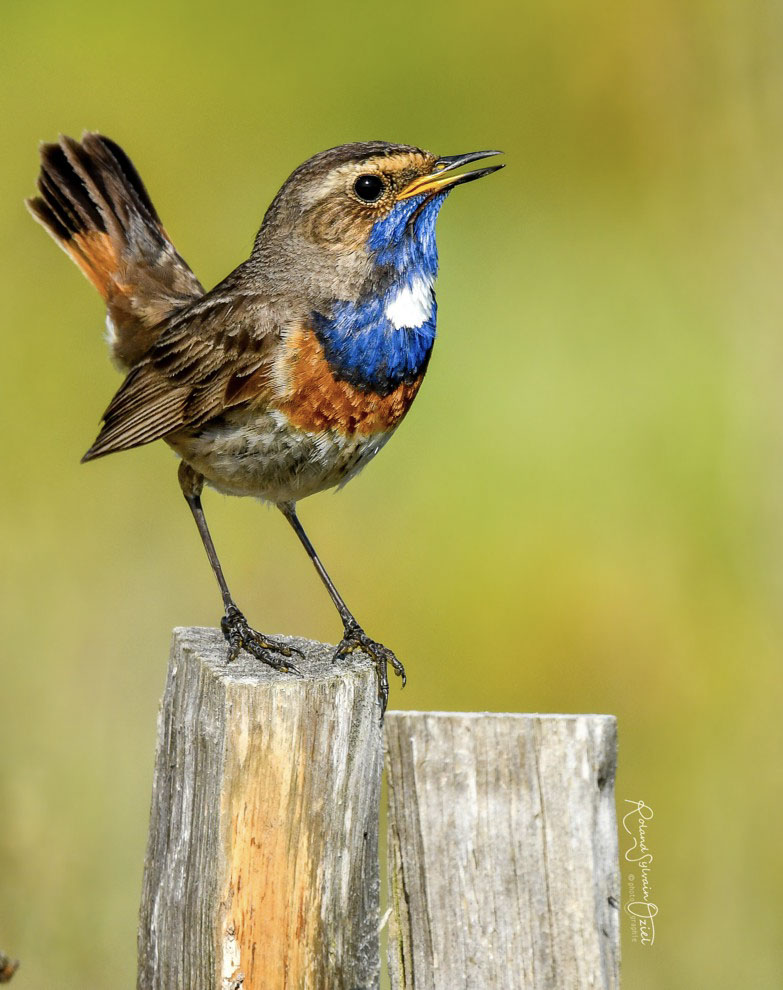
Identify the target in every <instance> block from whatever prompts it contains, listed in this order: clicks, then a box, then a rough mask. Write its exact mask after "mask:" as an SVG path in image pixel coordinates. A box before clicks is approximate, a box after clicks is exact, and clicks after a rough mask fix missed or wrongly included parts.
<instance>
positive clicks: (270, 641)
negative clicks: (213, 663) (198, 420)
mask: <svg viewBox="0 0 783 990" xmlns="http://www.w3.org/2000/svg"><path fill="white" fill-rule="evenodd" d="M220 628H221V629H222V631H223V635H224V636H225V638H226V642H227V643H228V662H229V663H232V662H233V661H234V660H236V658H237V657H238V656H239V651H240V650H244V651H245V652H246V653H249V654H250V655H251V656H253V657H255V658H256V659H257V660H260V661H261V662H262V663H265V664H266V665H267V666H269V667H272V668H274V669H275V670H280V671H283V672H285V673H291V674H299V675H300V676H301V671H300V670H299V668H298V667H297V666H296V664H293V663H291V662H289V661H287V660H285V659H281V658H283V657H292V656H294V655H296V656H299V657H302V659H304V653H302V651H301V650H299V649H297V648H296V647H295V646H290V645H289V644H288V643H284V642H283V641H282V640H279V639H275V638H274V637H273V636H265V635H264V634H263V633H260V632H257V631H256V630H255V629H253V627H252V626H251V625H250V624H249V623H248V621H247V619H246V618H245V617H244V615H242V613H241V612H240V611H239V609H238V608H237V607H236V605H229V606H228V608H227V609H226V614H225V615H224V616H223V618H222V619H221V620H220Z"/></svg>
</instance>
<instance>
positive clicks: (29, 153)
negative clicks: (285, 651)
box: [0, 0, 783, 990]
mask: <svg viewBox="0 0 783 990" xmlns="http://www.w3.org/2000/svg"><path fill="white" fill-rule="evenodd" d="M1 17H2V30H1V31H0V66H2V68H0V78H1V79H2V87H1V91H0V110H1V111H2V121H3V151H2V156H0V170H2V171H1V172H0V175H1V180H0V189H1V190H2V195H1V196H0V254H1V255H2V256H1V257H0V280H2V315H1V316H0V319H1V320H2V353H1V355H0V376H1V383H0V403H2V424H3V436H2V453H3V462H2V463H3V481H4V483H3V485H2V489H0V500H1V502H2V504H1V506H0V540H1V541H2V552H3V567H2V595H0V601H1V604H0V608H2V630H3V648H2V652H3V659H2V667H1V668H0V808H2V819H1V821H0V947H2V948H4V949H6V951H9V952H12V953H13V954H15V955H18V956H19V957H21V958H22V960H23V969H22V970H20V973H19V975H18V977H17V981H18V984H19V987H20V990H21V988H23V987H31V988H38V987H57V988H60V990H71V988H74V990H75V988H77V987H78V988H83V987H91V988H98V990H101V988H108V987H114V986H131V985H133V983H134V978H135V977H134V973H135V955H134V954H135V930H136V912H137V904H138V897H139V888H140V870H141V864H142V858H143V852H144V844H145V835H146V828H147V815H148V807H149V792H150V783H151V771H152V756H153V746H154V734H155V717H156V710H157V704H158V698H159V696H160V694H161V690H162V686H163V679H164V672H165V664H166V656H167V652H168V641H169V633H170V629H171V627H172V626H174V625H189V624H204V625H206V624H214V623H215V622H216V621H217V619H218V618H219V615H220V608H219V597H218V594H217V591H216V588H215V586H214V583H213V578H212V575H211V574H210V572H209V568H208V566H207V563H206V560H205V559H204V556H203V551H202V549H201V546H200V544H199V541H198V538H197V535H196V532H195V528H194V526H193V523H192V520H191V518H190V515H189V513H188V511H187V509H186V506H185V504H184V502H183V500H182V497H181V495H180V493H179V489H178V486H177V483H176V478H175V460H174V457H173V455H172V454H171V452H170V451H169V450H168V449H167V448H166V446H165V445H164V444H156V445H154V446H152V447H148V448H143V449H141V450H136V451H133V452H131V453H129V454H125V455H123V456H119V457H111V458H108V459H106V460H104V461H100V462H98V463H95V464H90V465H88V466H86V467H81V466H80V465H79V463H78V461H79V457H80V456H81V454H82V453H83V451H84V450H85V449H86V448H87V446H88V445H89V444H90V442H91V441H92V440H93V438H94V436H95V434H96V431H97V427H98V420H99V416H100V413H101V412H102V411H103V409H104V407H105V405H106V404H107V402H108V400H109V398H110V397H111V395H112V393H113V391H114V389H115V388H116V387H117V385H118V384H119V378H118V376H117V374H116V373H115V372H114V371H113V369H112V368H111V366H110V364H109V362H108V360H107V357H106V353H105V347H104V345H103V343H102V340H101V332H102V323H103V311H102V306H101V303H100V300H99V298H98V296H97V294H96V293H95V292H94V290H93V289H92V287H91V286H90V285H89V284H88V283H87V282H86V281H85V280H84V279H82V278H81V276H80V275H79V274H78V272H77V270H76V269H75V267H74V266H72V265H71V264H70V263H69V262H68V260H67V259H66V258H65V256H64V255H61V254H59V253H58V252H57V251H56V250H55V246H54V244H53V243H52V242H50V241H49V240H48V238H47V237H46V236H45V235H44V233H43V231H42V230H41V229H40V228H38V227H37V226H36V225H35V224H34V223H33V222H32V220H31V219H30V217H29V216H28V215H27V214H26V212H25V210H24V208H23V206H22V198H23V197H24V196H25V195H29V194H31V193H32V191H33V188H34V180H35V175H36V170H37V144H38V142H39V140H41V139H48V140H51V139H52V138H54V137H55V136H56V135H57V133H58V132H59V131H64V132H66V133H71V134H75V135H78V134H80V132H81V130H82V129H83V128H94V129H101V130H103V131H104V132H106V133H107V134H109V135H111V136H112V137H113V138H115V140H117V141H119V142H120V143H122V144H123V145H124V146H125V147H126V149H127V150H128V152H129V153H130V155H131V156H132V157H133V159H134V160H135V162H136V164H137V166H138V168H139V170H140V172H141V173H142V176H143V177H144V179H145V181H146V183H147V185H148V187H149V189H150V191H151V194H152V197H153V199H154V201H155V203H156V205H157V207H158V209H159V211H160V213H161V215H162V216H163V218H164V222H165V223H166V226H167V227H168V229H169V231H170V232H171V234H172V236H173V238H174V240H175V242H176V244H177V246H178V248H179V249H180V251H181V252H182V253H183V255H184V256H185V257H186V259H187V260H188V261H189V263H190V264H191V265H192V267H193V268H194V270H195V271H196V272H197V273H198V275H199V276H200V278H201V279H202V280H203V281H204V283H205V284H207V285H211V284H213V283H214V282H215V281H217V280H218V279H219V278H221V277H222V276H223V275H224V274H225V273H226V272H227V271H228V270H229V269H231V268H232V267H233V266H234V265H236V264H237V263H238V262H239V261H241V260H242V259H243V258H245V257H246V256H247V254H248V253H249V250H250V247H251V244H252V240H253V236H254V234H255V231H256V229H257V226H258V224H259V221H260V219H261V216H262V214H263V211H264V209H265V207H266V205H267V204H268V203H269V201H270V199H271V198H272V196H273V194H274V193H275V191H276V190H277V188H278V187H279V185H280V184H281V183H282V181H283V180H284V179H285V178H286V176H287V175H288V174H289V172H290V171H291V170H292V169H293V168H294V167H295V166H296V165H297V164H298V163H299V162H300V161H302V160H303V159H305V158H306V157H308V156H309V155H310V154H312V153H314V152H315V151H318V150H320V149H322V148H325V147H329V146H332V145H335V144H339V143H341V142H343V141H348V140H363V139H371V138H383V139H386V140H391V141H403V142H411V143H414V144H419V145H421V146H423V147H427V148H430V149H432V150H435V151H437V152H440V153H441V154H455V153H458V152H463V151H470V150H474V149H476V148H484V147H498V148H503V149H504V150H505V152H506V153H507V159H506V160H507V162H508V168H507V169H506V170H505V171H504V172H502V173H500V174H499V175H497V176H493V177H492V178H491V179H489V180H487V181H486V182H482V183H480V184H477V185H472V186H469V187H466V188H465V189H460V190H458V191H457V192H456V193H455V195H454V196H452V197H451V199H450V200H449V202H448V204H447V206H446V208H445V209H444V212H443V214H442V217H441V220H440V225H439V226H440V234H439V241H440V247H441V275H440V279H439V297H438V298H439V304H440V312H439V327H440V336H439V340H438V344H437V346H436V349H435V353H434V357H433V361H432V363H431V366H430V373H429V376H428V379H427V382H426V384H425V387H424V388H423V390H422V393H421V395H420V397H419V399H418V401H417V402H416V404H415V406H414V408H413V410H412V412H411V414H410V416H409V417H408V419H407V420H406V422H405V423H404V425H403V426H402V428H401V429H400V431H399V433H398V435H397V436H396V437H395V439H394V440H393V441H392V443H391V444H390V445H389V446H388V447H387V449H386V450H385V451H384V453H383V455H382V456H381V457H379V458H378V460H377V461H376V462H374V463H373V464H372V465H371V467H370V468H369V469H368V470H367V471H366V472H365V473H364V474H362V475H361V477H360V478H359V479H358V480H357V481H355V482H354V483H352V484H351V485H350V486H349V487H348V488H347V489H346V490H345V491H343V492H342V493H340V495H339V496H337V497H332V496H331V495H328V494H327V495H321V496H319V497H316V498H314V499H312V500H310V501H309V502H306V503H304V504H303V505H302V508H301V516H302V519H303V522H304V524H305V525H306V526H307V528H308V530H309V531H310V534H311V536H312V538H313V540H314V542H315V544H316V546H317V547H318V548H319V549H320V551H321V553H322V556H323V558H324V560H325V562H326V563H327V566H328V567H329V568H330V570H331V571H332V573H333V575H334V577H335V580H336V582H337V584H338V586H339V587H340V588H341V589H342V590H343V593H344V595H345V596H346V598H347V599H348V601H349V603H350V604H351V606H352V607H353V609H354V610H355V612H356V614H357V615H358V616H359V618H360V619H361V620H362V621H363V622H364V624H365V625H366V627H367V629H368V630H369V632H370V633H371V634H372V635H375V636H376V637H378V638H380V639H383V640H385V641H386V642H388V643H389V644H390V645H392V646H393V647H394V648H395V650H396V651H397V652H398V653H399V655H400V656H401V657H402V658H404V660H405V663H406V666H407V668H408V672H409V675H410V683H409V687H408V688H407V689H406V691H405V692H404V693H400V691H399V690H395V691H394V694H393V698H392V705H393V706H397V707H411V708H424V709H430V708H435V709H466V710H479V709H492V710H501V711H502V710H518V711H565V712H592V711H598V712H612V713H615V714H616V715H617V716H618V718H619V726H620V742H621V757H620V769H619V777H618V787H617V794H618V799H619V800H620V801H622V800H623V799H624V798H631V799H635V800H638V799H644V800H645V801H646V802H647V803H648V804H649V805H650V806H651V807H652V808H653V809H654V812H655V818H654V820H653V821H652V822H651V823H650V829H649V832H648V840H649V843H650V846H651V849H652V850H653V852H654V855H655V860H654V864H653V869H652V874H651V884H652V890H653V895H654V899H655V901H656V902H657V903H658V905H659V909H660V913H659V915H658V918H657V919H656V922H657V939H656V944H655V945H654V946H652V947H650V948H642V947H640V946H639V945H634V944H631V942H630V938H629V931H630V928H629V925H628V923H627V921H628V919H627V918H625V917H624V918H623V921H622V927H623V936H624V945H623V950H624V956H623V969H624V986H626V987H628V988H643V990H644V988H652V987H667V988H668V987H694V986H703V987H711V988H713V990H717V988H723V987H725V988H729V987H731V988H733V987H736V986H738V985H740V984H741V985H745V986H752V987H754V988H761V987H777V986H779V985H780V984H779V980H780V970H781V965H782V964H783V959H782V958H781V945H780V939H779V925H780V898H779V890H778V886H779V878H780V868H781V855H780V841H781V840H780V837H779V831H780V829H779V821H780V817H781V812H783V787H782V786H781V784H782V781H781V776H782V775H781V744H782V743H783V738H782V735H783V733H782V732H781V718H780V694H781V687H782V685H781V677H780V654H781V642H782V641H783V638H782V636H783V629H782V628H781V625H782V623H781V614H782V611H781V592H782V591H783V571H781V566H780V562H781V559H782V556H783V545H782V542H783V541H782V537H783V511H782V507H783V499H782V498H781V496H782V495H783V472H782V469H781V464H782V462H783V458H782V456H781V455H782V454H783V429H782V426H783V416H782V415H781V413H782V412H783V410H782V409H781V407H782V406H783V402H781V389H780V380H781V371H782V370H783V332H781V314H782V313H783V291H782V290H781V285H782V283H781V278H780V269H781V263H782V262H783V209H782V208H781V204H782V203H783V189H782V188H781V182H782V181H783V179H782V178H781V176H782V175H783V168H782V166H783V139H782V138H781V119H783V63H781V60H780V55H779V53H780V47H781V43H782V42H783V12H782V9H781V7H780V5H773V4H765V3H761V2H746V3H742V2H734V3H727V2H723V0H640V2H637V3H633V4H629V3H627V0H609V2H605V3H600V4H596V3H594V2H592V0H591V2H587V0H556V2H551V3H548V4H542V3H540V2H538V0H521V2H520V0H518V2H516V3H511V2H500V3H498V2H492V0H488V2H485V3H481V4H475V3H467V2H465V3H453V2H452V3H446V2H445V0H432V2H431V3H429V4H427V5H421V4H413V3H410V2H408V0H403V2H401V3H397V4H395V5H392V6H391V7H389V6H386V7H382V6H378V5H371V4H367V3H362V4H350V3H341V4H333V5H328V4H324V5H312V6H308V5H304V4H301V3H289V4H285V5H284V4H275V5H268V4H257V3H249V2H244V3H238V2H233V0H226V2H224V3H221V4H219V5H215V4H203V3H192V2H191V3H188V4H184V3H182V4H159V3H152V2H149V3H133V4H122V5H106V4H98V3H92V2H90V3H75V4H71V5H67V4H62V3H54V2H31V3H29V4H21V3H11V2H6V3H5V4H4V5H3V8H2V15H1ZM205 502H206V507H207V514H208V516H209V518H210V520H211V525H212V527H213V532H214V534H215V537H216V540H217V544H218V547H219V549H220V552H221V555H222V557H223V562H224V566H225V567H226V569H227V572H228V575H229V580H230V582H231V584H232V588H233V589H234V591H235V594H236V596H237V598H238V601H239V602H240V604H241V605H242V606H243V607H244V608H245V609H246V611H247V613H248V615H249V617H250V618H251V620H253V621H255V622H256V623H257V624H258V625H259V626H261V627H262V628H265V629H267V630H269V631H276V630H277V631H282V632H289V633H294V632H295V633H301V634H305V635H308V636H312V637H315V638H321V639H326V640H334V638H335V637H336V636H337V635H338V632H339V623H338V620H337V617H336V615H335V614H334V612H333V610H332V606H331V604H330V602H329V600H328V598H327V596H326V594H325V593H324V591H323V589H322V588H321V586H320V585H319V583H318V579H317V577H316V575H315V573H314V571H313V569H312V567H311V565H310V564H309V562H308V561H307V559H306V557H305V555H304V553H303V552H302V550H301V548H300V547H299V546H298V545H297V544H296V542H295V540H294V538H293V536H292V534H291V533H290V532H289V531H288V527H287V525H286V523H285V521H284V520H283V518H282V517H281V516H279V515H278V514H277V513H275V512H271V511H268V510H264V509H263V508H261V507H260V506H259V505H258V504H256V503H254V502H251V501H249V500H245V501H242V500H238V499H231V500H229V499H224V498H222V497H220V496H218V495H215V494H214V493H208V494H207V495H206V499H205ZM623 894H624V895H625V885H624V887H623Z"/></svg>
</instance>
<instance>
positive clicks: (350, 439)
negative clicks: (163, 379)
mask: <svg viewBox="0 0 783 990" xmlns="http://www.w3.org/2000/svg"><path fill="white" fill-rule="evenodd" d="M392 432H393V431H389V432H387V433H382V434H374V435H372V436H362V435H360V434H354V435H351V436H346V435H344V434H342V433H340V432H338V431H337V430H326V431H323V432H321V433H308V432H307V431H305V430H300V429H297V428H296V427H292V426H291V425H290V424H289V423H288V421H287V419H286V418H285V416H283V415H282V414H281V413H279V412H274V411H268V412H264V413H260V414H255V415H253V417H252V419H250V418H249V417H248V415H247V413H246V412H242V413H240V414H234V415H233V416H232V415H231V414H229V415H228V416H226V417H224V418H222V419H221V420H219V421H217V422H216V423H214V424H208V425H207V426H206V427H204V428H203V429H202V431H201V432H200V433H198V434H196V435H188V434H186V433H179V434H174V435H172V436H170V437H167V438H166V439H167V441H168V443H169V444H170V445H171V446H172V447H173V448H174V450H176V451H177V453H178V454H179V455H180V456H181V457H182V458H183V460H185V461H187V463H188V464H190V465H191V467H193V468H195V470H196V471H199V472H200V473H201V474H203V475H204V477H205V478H206V480H207V483H208V484H210V485H211V486H212V487H213V488H216V489H217V490H218V491H220V492H224V493H225V494H226V495H251V496H254V497H256V498H262V499H265V500H267V501H269V502H274V503H276V504H279V503H281V502H296V501H298V500H299V499H302V498H306V497H307V496H308V495H314V494H315V493H316V492H320V491H324V489H326V488H333V487H334V486H335V485H339V484H343V483H345V482H346V481H348V480H349V479H350V478H352V477H354V475H356V474H358V472H359V471H361V469H362V468H363V467H364V466H365V464H367V463H368V462H369V461H370V460H372V458H373V457H374V456H375V455H376V454H377V453H378V451H379V450H380V449H381V447H383V445H384V444H385V443H386V441H387V440H388V439H389V437H390V436H391V434H392Z"/></svg>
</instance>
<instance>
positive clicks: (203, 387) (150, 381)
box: [82, 290, 280, 461]
mask: <svg viewBox="0 0 783 990" xmlns="http://www.w3.org/2000/svg"><path fill="white" fill-rule="evenodd" d="M213 292H216V290H213ZM279 339H280V338H279V332H278V331H277V327H276V324H275V321H274V320H273V319H271V317H270V314H269V312H268V310H267V308H266V307H265V305H264V303H263V300H261V299H259V298H258V297H254V296H241V295H240V296H237V295H236V294H233V293H232V294H229V295H225V294H221V293H220V292H216V295H214V296H213V295H212V294H210V295H208V296H206V297H204V298H203V299H201V300H199V301H198V302H197V303H196V304H194V306H192V307H191V308H190V309H188V310H187V311H186V312H184V313H182V314H177V316H176V317H175V319H174V320H173V322H172V323H171V325H169V326H168V327H165V328H164V329H163V330H162V331H161V333H160V336H159V337H158V340H157V342H156V343H155V344H154V345H153V346H152V348H151V350H150V351H149V352H148V354H147V356H146V357H145V358H144V359H143V360H142V361H141V362H140V363H139V364H138V365H137V366H136V367H135V368H134V369H133V371H131V373H130V374H129V375H128V377H127V378H126V379H125V381H124V382H123V383H122V385H121V386H120V389H119V391H118V392H117V394H116V395H115V396H114V398H113V399H112V401H111V403H110V405H109V407H108V409H107V410H106V412H105V413H104V414H103V420H104V423H103V428H102V429H101V432H100V433H99V434H98V437H97V439H96V441H95V443H94V444H93V445H92V447H90V449H89V450H88V451H87V453H86V454H85V455H84V457H83V458H82V461H91V460H94V459H95V458H96V457H103V456H104V455H105V454H111V453H114V452H115V451H118V450H128V449H130V448H131V447H138V446H140V445H141V444H145V443H151V442H152V441H153V440H159V439H161V438H162V437H165V436H167V435H168V434H169V433H174V432H176V431H177V430H181V429H182V428H183V427H196V426H198V425H200V424H201V423H205V422H206V421H207V420H209V419H212V418H213V417H215V416H218V415H220V414H221V413H222V412H224V411H225V410H227V409H231V408H235V407H236V406H239V405H243V404H246V403H249V402H258V401H261V400H262V399H263V395H264V393H265V391H267V390H268V388H269V385H270V382H271V364H272V360H273V357H274V353H275V345H276V344H277V343H278V342H279Z"/></svg>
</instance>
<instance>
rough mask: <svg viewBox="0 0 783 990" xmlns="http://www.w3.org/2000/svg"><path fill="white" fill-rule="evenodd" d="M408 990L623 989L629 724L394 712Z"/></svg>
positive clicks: (394, 901) (398, 938)
mask: <svg viewBox="0 0 783 990" xmlns="http://www.w3.org/2000/svg"><path fill="white" fill-rule="evenodd" d="M386 749H387V764H386V768H387V775H388V786H389V825H388V834H389V843H388V846H389V885H390V900H391V909H392V914H391V918H390V925H389V969H390V973H391V979H392V988H393V990H458V988H465V990H490V988H492V990H494V988H501V987H502V988H503V990H523V988H524V990H581V988H588V987H589V988H601V990H615V988H617V987H619V955H620V936H619V910H618V909H619V898H620V890H619V870H618V861H617V828H616V821H615V808H614V771H615V760H616V724H615V719H614V718H613V717H611V716H608V715H491V714H462V713H453V714H452V713H447V712H442V713H440V712H438V713H425V712H390V713H389V714H388V715H387V717H386Z"/></svg>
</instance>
